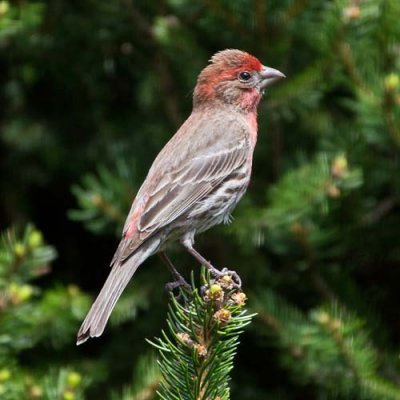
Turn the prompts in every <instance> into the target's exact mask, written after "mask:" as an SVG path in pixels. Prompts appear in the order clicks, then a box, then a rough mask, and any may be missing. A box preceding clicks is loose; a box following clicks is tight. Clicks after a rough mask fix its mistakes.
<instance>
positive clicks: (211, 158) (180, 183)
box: [111, 139, 249, 264]
mask: <svg viewBox="0 0 400 400" xmlns="http://www.w3.org/2000/svg"><path fill="white" fill-rule="evenodd" d="M248 151H249V144H248V142H247V140H245V139H241V140H240V141H237V142H236V143H234V142H232V143H230V144H228V147H227V148H225V149H223V150H220V149H218V152H215V153H214V152H212V151H209V152H208V154H206V155H202V156H199V157H194V158H192V159H189V160H185V161H183V162H182V163H180V164H179V165H178V166H176V168H175V169H173V170H171V171H168V173H165V174H164V175H162V176H161V177H160V179H159V180H158V182H157V184H156V185H154V187H153V188H152V190H151V192H150V193H148V194H146V198H145V201H144V200H143V197H142V199H139V200H135V204H134V205H133V206H132V209H131V212H130V214H129V216H128V219H127V223H126V224H125V227H124V236H125V238H124V239H123V240H122V241H121V243H120V246H119V247H118V250H117V252H116V254H115V256H114V258H113V261H112V263H111V264H113V263H114V262H115V261H117V260H118V262H123V261H124V260H125V259H126V258H128V257H129V256H130V255H131V254H132V252H134V251H135V250H136V249H137V248H138V247H139V245H140V244H141V243H143V241H144V240H146V239H147V238H148V237H150V236H151V235H152V234H153V233H154V232H156V231H158V230H159V229H161V228H163V227H165V226H167V225H168V224H170V223H171V222H173V221H174V220H176V219H177V218H178V217H179V216H181V215H182V214H184V213H185V212H187V211H188V210H190V209H191V208H192V207H193V206H194V205H195V204H196V203H198V202H199V201H201V200H202V199H203V198H205V197H206V196H207V195H208V194H209V193H210V192H211V191H212V190H213V189H214V188H215V187H216V186H218V185H219V184H220V183H221V182H222V181H223V180H224V179H225V178H227V177H228V176H229V175H230V174H231V173H232V172H234V171H235V170H237V169H238V168H240V167H241V166H242V165H243V163H245V162H246V160H247V155H248ZM141 201H142V202H143V208H142V209H140V212H139V213H140V215H138V218H137V219H136V218H135V214H139V213H138V209H139V208H138V207H140V202H141ZM132 224H135V229H137V231H136V234H135V235H132V238H130V237H128V235H127V234H128V232H129V229H130V227H131V226H132Z"/></svg>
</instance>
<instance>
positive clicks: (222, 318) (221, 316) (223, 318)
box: [214, 308, 232, 324]
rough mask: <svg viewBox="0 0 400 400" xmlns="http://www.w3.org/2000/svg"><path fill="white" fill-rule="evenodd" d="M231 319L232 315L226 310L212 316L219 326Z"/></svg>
mask: <svg viewBox="0 0 400 400" xmlns="http://www.w3.org/2000/svg"><path fill="white" fill-rule="evenodd" d="M231 318H232V314H231V312H230V311H229V310H227V309H226V308H221V309H220V310H218V311H217V312H216V313H215V314H214V319H215V320H217V321H218V322H220V323H221V324H226V323H227V322H229V320H230V319H231Z"/></svg>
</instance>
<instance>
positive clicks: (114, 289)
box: [76, 248, 153, 345]
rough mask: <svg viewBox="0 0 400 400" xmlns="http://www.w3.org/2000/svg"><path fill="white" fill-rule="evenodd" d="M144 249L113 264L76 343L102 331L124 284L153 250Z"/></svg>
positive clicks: (95, 335) (78, 343)
mask: <svg viewBox="0 0 400 400" xmlns="http://www.w3.org/2000/svg"><path fill="white" fill-rule="evenodd" d="M146 250H147V251H142V250H141V249H139V251H137V252H136V253H134V254H133V255H132V256H131V257H129V259H128V260H126V261H125V262H124V263H123V264H120V263H118V262H117V263H116V264H114V266H113V267H112V269H111V272H110V275H108V278H107V280H106V282H105V284H104V286H103V288H102V289H101V291H100V293H99V295H98V296H97V298H96V300H95V302H94V303H93V305H92V307H91V308H90V310H89V312H88V314H87V315H86V318H85V320H84V321H83V323H82V325H81V327H80V329H79V332H78V337H77V342H76V344H77V345H80V344H82V343H84V342H86V340H88V339H89V338H92V337H97V336H100V335H101V334H102V333H103V331H104V328H105V326H106V324H107V321H108V319H109V318H110V315H111V312H112V310H113V308H114V306H115V304H116V303H117V300H118V299H119V297H120V296H121V294H122V292H123V290H124V289H125V287H126V285H127V284H128V283H129V281H130V280H131V278H132V276H133V274H134V273H135V272H136V270H137V269H138V267H139V266H140V265H141V264H142V263H143V262H144V261H145V260H146V258H147V257H148V256H149V255H150V254H151V253H152V252H153V251H152V250H153V249H149V248H147V249H146ZM149 253H150V254H149Z"/></svg>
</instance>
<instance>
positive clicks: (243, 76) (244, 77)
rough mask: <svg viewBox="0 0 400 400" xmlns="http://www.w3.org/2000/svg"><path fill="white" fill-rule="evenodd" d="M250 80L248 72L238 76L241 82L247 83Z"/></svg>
mask: <svg viewBox="0 0 400 400" xmlns="http://www.w3.org/2000/svg"><path fill="white" fill-rule="evenodd" d="M250 78H251V74H250V72H247V71H243V72H241V73H240V74H239V79H240V80H241V81H248V80H249V79H250Z"/></svg>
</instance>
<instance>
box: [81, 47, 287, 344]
mask: <svg viewBox="0 0 400 400" xmlns="http://www.w3.org/2000/svg"><path fill="white" fill-rule="evenodd" d="M282 78H285V75H284V74H283V73H282V72H280V71H278V70H277V69H274V68H271V67H267V66H265V65H263V64H262V63H261V62H260V61H259V59H258V58H256V57H255V56H253V55H251V54H249V53H248V52H245V51H241V50H237V49H226V50H222V51H219V52H217V53H215V54H214V55H213V56H212V57H211V59H210V60H209V63H208V64H207V66H206V67H205V68H204V69H203V70H202V71H201V72H200V74H199V76H198V78H197V83H196V86H195V89H194V92H193V108H192V112H191V114H190V116H189V117H188V118H187V120H186V121H185V122H184V123H183V124H182V126H181V127H180V128H179V129H178V131H177V132H176V133H175V135H174V136H172V138H171V139H170V140H169V141H168V142H167V144H166V145H165V146H164V148H163V149H162V150H161V151H160V153H159V154H158V155H157V157H156V158H155V160H154V162H153V164H152V166H151V168H150V170H149V172H148V174H147V176H146V178H145V180H144V182H143V184H142V186H141V187H140V189H139V191H138V192H137V194H136V197H135V199H134V201H133V204H132V207H131V209H130V212H129V214H128V217H127V219H126V222H125V225H124V228H123V232H122V239H121V241H120V243H119V246H118V248H117V250H116V252H115V255H114V257H113V258H112V261H111V271H110V273H109V275H108V278H107V279H106V282H105V284H104V286H103V288H102V289H101V291H100V293H99V295H98V297H97V298H96V300H95V301H94V303H93V305H92V307H91V308H90V310H89V312H88V314H87V316H86V318H85V320H84V321H83V323H82V325H81V327H80V329H79V331H78V335H77V345H79V344H81V343H84V342H85V341H86V340H88V339H89V338H93V337H98V336H100V335H101V334H102V333H103V331H104V329H105V326H106V324H107V321H108V319H109V317H110V315H111V312H112V310H113V308H114V306H115V304H116V302H117V301H118V299H119V297H120V295H121V294H122V292H123V290H124V289H125V287H126V286H127V284H128V283H129V281H130V280H131V278H132V276H133V274H134V273H135V272H136V270H137V269H138V267H139V266H140V265H141V264H142V263H143V262H144V261H145V260H146V259H147V258H148V257H150V256H151V255H153V254H156V253H158V254H159V255H161V257H162V259H163V260H164V261H165V262H166V263H167V265H168V267H169V268H170V270H171V272H172V274H173V276H174V278H176V281H177V285H180V284H184V282H182V279H183V278H182V277H181V276H180V275H179V273H178V271H177V270H176V268H175V267H174V265H173V264H172V262H171V261H170V260H169V258H168V256H167V255H166V253H165V250H166V248H167V246H168V244H169V243H170V242H172V241H179V242H180V243H181V244H182V245H183V247H184V249H185V250H186V251H187V252H189V253H190V254H191V255H192V256H193V257H194V258H195V259H196V260H197V261H198V262H199V263H200V264H202V265H204V266H205V267H206V268H208V269H209V270H210V272H211V273H212V274H214V275H217V276H220V275H221V273H224V274H226V273H228V274H229V273H230V274H231V275H232V276H233V277H234V278H236V284H238V285H241V282H240V278H239V277H238V275H237V274H236V273H235V272H234V271H227V270H226V269H225V270H222V272H221V271H219V270H218V269H217V268H215V267H214V266H213V265H212V264H211V263H210V262H209V261H207V260H206V259H205V258H204V257H203V256H202V255H201V254H200V253H199V252H198V251H197V250H196V249H195V248H194V239H195V236H196V235H197V234H199V233H201V232H204V231H206V230H208V229H209V228H211V227H212V226H214V225H217V224H220V223H227V222H228V221H229V220H230V216H231V213H232V211H233V209H234V208H235V206H236V204H237V203H238V201H239V200H240V198H241V197H242V196H243V194H244V193H245V192H246V190H247V187H248V185H249V182H250V177H251V169H252V160H253V152H254V148H255V145H256V141H257V131H258V126H257V107H258V105H259V102H260V100H261V97H262V95H263V94H264V91H265V89H266V88H267V87H269V86H270V85H271V84H273V83H275V82H276V81H278V80H280V79H282Z"/></svg>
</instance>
